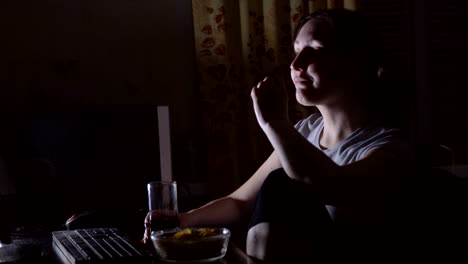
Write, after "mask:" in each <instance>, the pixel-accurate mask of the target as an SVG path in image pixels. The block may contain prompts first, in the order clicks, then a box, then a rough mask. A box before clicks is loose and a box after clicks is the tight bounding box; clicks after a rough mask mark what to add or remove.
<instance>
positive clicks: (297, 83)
mask: <svg viewBox="0 0 468 264" xmlns="http://www.w3.org/2000/svg"><path fill="white" fill-rule="evenodd" d="M311 84H312V81H310V80H304V79H296V80H294V85H295V86H296V88H297V89H301V88H306V87H310V85H311Z"/></svg>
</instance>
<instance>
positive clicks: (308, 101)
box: [296, 90, 316, 106]
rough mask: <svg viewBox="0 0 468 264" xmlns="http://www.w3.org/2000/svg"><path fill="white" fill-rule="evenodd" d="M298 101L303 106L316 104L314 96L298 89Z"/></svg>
mask: <svg viewBox="0 0 468 264" xmlns="http://www.w3.org/2000/svg"><path fill="white" fill-rule="evenodd" d="M296 101H297V102H298V103H299V104H301V105H303V106H315V105H316V102H315V101H316V100H314V98H313V97H312V96H310V95H309V96H308V95H306V94H304V92H303V91H300V90H296Z"/></svg>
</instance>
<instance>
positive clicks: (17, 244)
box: [0, 232, 255, 264]
mask: <svg viewBox="0 0 468 264" xmlns="http://www.w3.org/2000/svg"><path fill="white" fill-rule="evenodd" d="M11 238H12V241H11V243H10V244H1V245H0V263H26V264H27V263H60V261H58V259H57V258H56V256H55V253H54V252H53V250H52V237H51V235H50V233H47V232H39V233H34V232H15V233H13V234H12V236H11ZM153 263H154V264H156V263H160V262H159V261H154V262H153ZM214 263H221V264H234V263H236V264H255V262H254V261H253V260H252V259H251V258H250V257H248V256H247V255H246V254H245V253H244V252H243V251H242V250H241V249H240V248H238V247H237V246H236V245H234V244H233V243H230V245H229V248H228V252H227V254H226V257H224V258H223V259H222V260H220V261H217V262H214Z"/></svg>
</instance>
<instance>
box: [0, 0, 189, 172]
mask: <svg viewBox="0 0 468 264" xmlns="http://www.w3.org/2000/svg"><path fill="white" fill-rule="evenodd" d="M0 5H1V6H0V35H1V41H0V111H2V112H12V111H13V112H15V111H16V112H22V111H36V110H39V109H43V108H54V109H61V108H62V107H63V106H67V107H69V106H78V107H79V106H81V105H97V106H105V105H116V104H151V105H156V104H157V105H168V106H169V110H170V118H171V128H172V142H173V147H174V149H173V155H174V158H173V160H174V174H179V175H182V176H183V177H189V178H190V177H192V175H187V174H189V173H190V170H189V171H187V170H181V168H188V167H190V158H191V154H190V152H189V149H190V148H191V147H190V146H193V145H196V140H197V139H196V136H194V135H196V133H195V132H194V131H198V129H197V127H196V126H197V121H196V120H197V118H196V117H197V115H196V113H197V111H196V104H195V84H194V69H193V68H194V58H193V44H192V43H193V39H192V38H193V34H192V33H191V32H192V17H191V1H186V0H174V1H153V0H139V1H128V0H127V1H124V0H117V1H116V0H102V1H93V0H80V1H60V0H44V1H36V0H7V1H2V3H1V4H0ZM192 148H193V147H192ZM182 176H181V177H182ZM192 178H193V177H192Z"/></svg>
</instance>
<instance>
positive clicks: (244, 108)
mask: <svg viewBox="0 0 468 264" xmlns="http://www.w3.org/2000/svg"><path fill="white" fill-rule="evenodd" d="M326 7H345V8H349V9H355V8H356V0H348V1H346V0H341V1H338V0H322V1H319V0H315V1H314V0H305V1H304V0H238V1H236V0H192V8H193V22H194V34H195V52H196V63H197V65H196V67H197V73H198V81H199V83H198V88H199V94H200V97H199V99H200V100H201V101H200V106H201V114H202V119H201V120H202V122H203V123H202V125H201V127H202V129H203V131H202V133H203V138H204V139H203V141H204V146H205V147H206V153H207V157H206V158H207V162H208V164H207V173H208V175H207V179H208V183H209V189H210V194H211V195H213V196H220V195H225V194H227V193H228V192H230V191H232V190H234V189H235V188H237V187H238V186H239V185H240V184H242V183H243V182H244V181H245V180H246V179H247V178H248V177H250V175H252V173H254V172H255V170H256V169H257V168H258V166H260V165H261V163H262V162H263V161H264V160H265V159H266V158H267V157H268V155H269V154H270V153H271V151H272V147H271V145H270V144H269V142H268V141H267V139H266V137H265V135H264V134H263V132H262V131H261V130H260V128H259V127H258V125H257V123H256V120H255V115H254V112H253V108H252V104H251V100H250V90H251V88H252V86H253V85H255V84H256V83H257V82H258V81H260V80H262V79H263V78H264V77H265V76H266V74H268V73H269V72H271V71H273V70H274V69H281V71H284V72H285V76H289V64H290V62H291V60H292V58H293V49H292V39H293V32H294V29H295V27H296V25H297V23H298V21H299V19H300V18H301V17H302V16H303V15H305V14H308V13H310V12H311V11H313V10H317V9H320V8H326ZM286 80H287V82H286V85H287V86H288V87H287V89H288V91H290V92H291V96H290V98H289V99H290V100H289V101H290V116H291V120H292V121H293V122H295V121H297V120H298V119H299V118H302V117H304V115H305V114H307V112H308V111H309V110H308V109H303V108H301V107H299V106H298V105H297V103H296V102H295V97H294V87H293V85H292V82H291V81H290V78H289V77H288V78H286Z"/></svg>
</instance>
